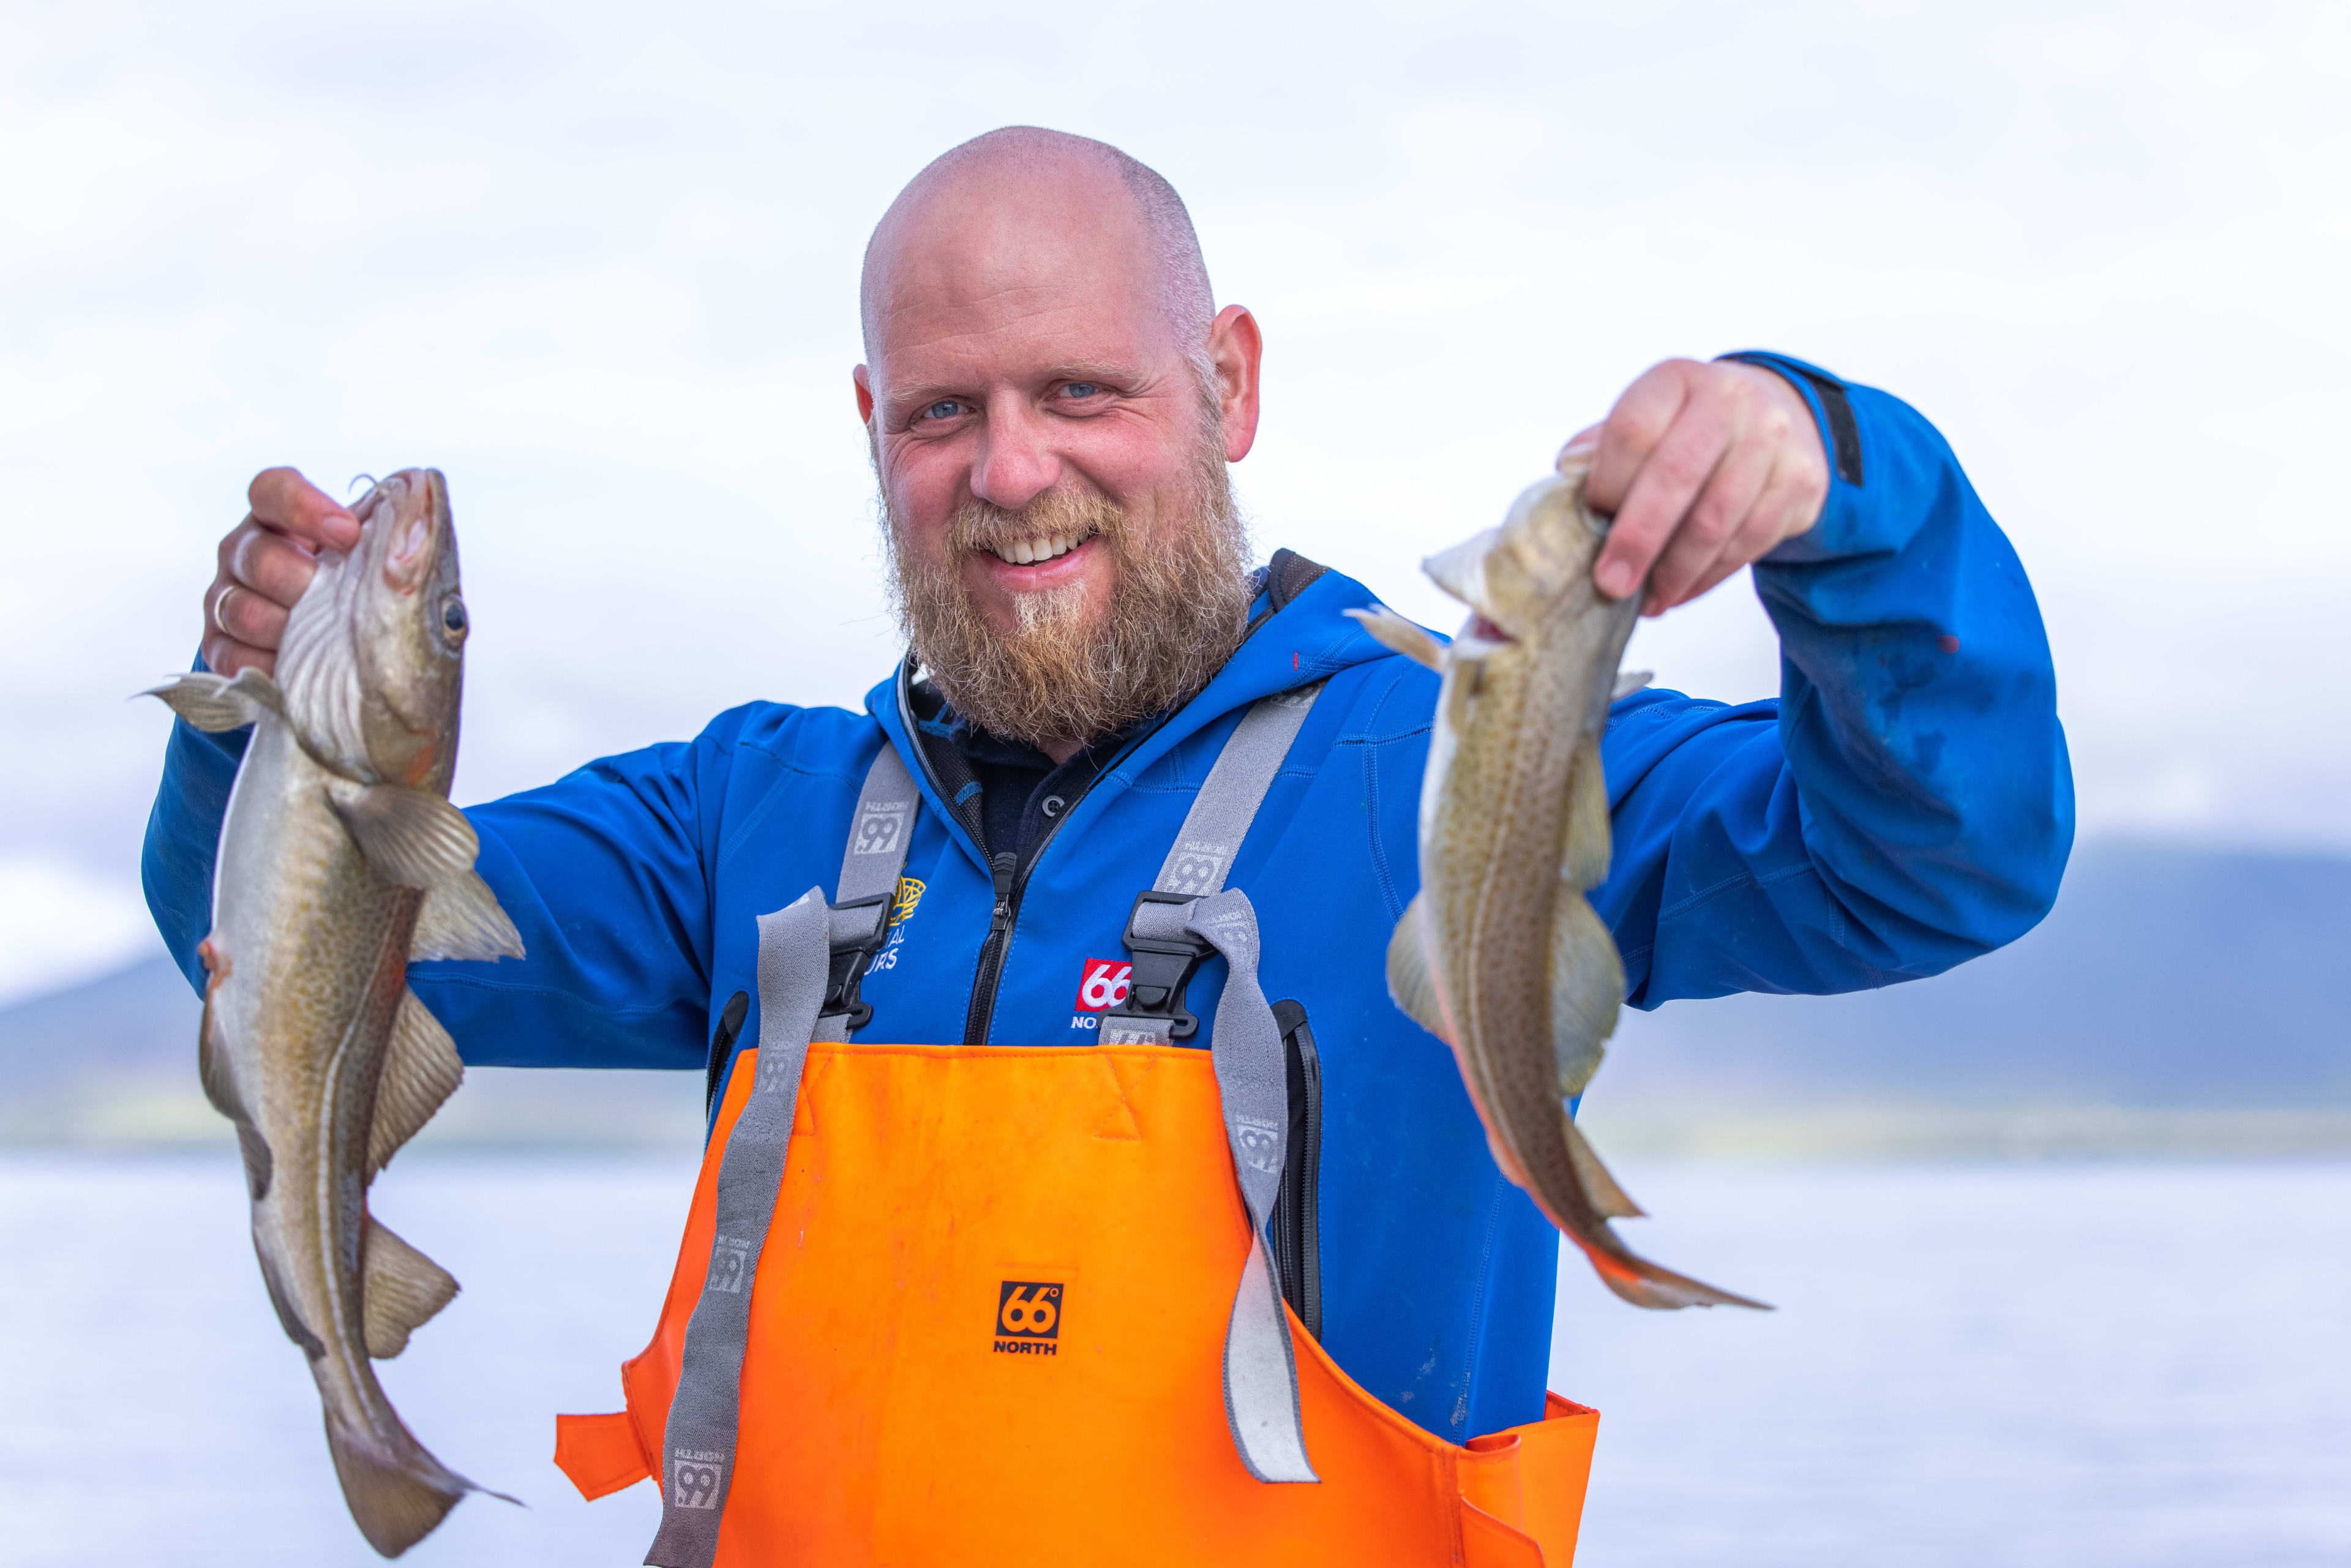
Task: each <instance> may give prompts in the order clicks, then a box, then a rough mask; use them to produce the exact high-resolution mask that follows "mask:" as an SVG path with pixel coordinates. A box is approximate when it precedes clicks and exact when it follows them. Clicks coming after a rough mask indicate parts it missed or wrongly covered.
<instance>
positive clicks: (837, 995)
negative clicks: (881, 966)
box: [816, 888, 898, 1033]
mask: <svg viewBox="0 0 2351 1568" xmlns="http://www.w3.org/2000/svg"><path fill="white" fill-rule="evenodd" d="M897 897H898V895H897V892H896V890H895V889H894V888H893V890H892V891H890V892H888V893H877V894H873V895H872V897H870V898H852V899H850V900H849V901H847V902H846V903H843V904H828V905H826V908H827V909H829V910H830V911H831V913H833V914H835V915H839V914H841V913H842V912H844V911H846V910H852V909H872V908H875V907H876V906H880V907H882V909H883V914H882V915H881V917H880V918H879V919H877V920H875V921H874V922H873V935H872V936H868V937H866V938H864V939H863V940H862V941H856V942H838V941H836V942H833V943H832V944H831V947H832V967H831V971H830V972H829V973H828V974H827V975H826V977H825V982H824V1005H823V1006H822V1007H820V1008H819V1009H817V1010H816V1011H817V1017H819V1018H833V1017H836V1016H838V1015H839V1014H841V1013H847V1014H848V1015H849V1028H850V1031H851V1032H852V1033H855V1032H856V1031H857V1030H861V1029H862V1028H864V1027H865V1025H866V1022H867V1021H868V1020H869V1019H872V1017H873V1009H872V1005H871V1004H869V1003H866V1002H863V1001H861V1000H859V999H858V996H857V988H858V987H859V986H860V985H861V984H862V982H863V981H864V978H865V967H866V966H867V965H868V964H871V963H872V961H873V955H874V954H876V953H879V952H880V951H882V939H883V937H884V936H888V935H889V932H890V915H889V913H888V906H889V905H890V904H894V903H896V902H897Z"/></svg>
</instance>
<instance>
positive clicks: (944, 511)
mask: <svg viewBox="0 0 2351 1568" xmlns="http://www.w3.org/2000/svg"><path fill="white" fill-rule="evenodd" d="M967 472H968V465H966V464H963V463H960V462H958V461H956V459H955V458H954V457H953V456H952V455H949V454H947V453H946V452H943V451H941V450H940V449H939V448H937V447H935V446H932V445H930V444H916V443H912V442H910V443H907V444H904V445H903V446H901V447H900V448H899V449H897V450H896V451H891V450H889V449H888V448H884V449H883V464H882V489H883V495H884V496H885V497H887V498H888V501H889V504H890V513H891V515H892V516H893V517H895V518H896V519H897V521H898V525H899V527H900V528H902V529H904V532H905V535H906V542H907V544H908V545H909V546H911V547H912V548H913V549H915V550H916V551H918V552H920V553H922V554H925V555H928V554H934V553H935V552H936V550H937V549H938V544H939V538H940V536H941V535H942V534H944V533H945V531H946V523H947V517H948V516H949V515H950V514H952V513H953V512H954V510H955V508H956V502H957V500H959V499H960V498H961V497H962V495H963V487H964V477H965V476H966V474H967Z"/></svg>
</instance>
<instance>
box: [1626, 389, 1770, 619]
mask: <svg viewBox="0 0 2351 1568" xmlns="http://www.w3.org/2000/svg"><path fill="white" fill-rule="evenodd" d="M1734 434H1736V432H1735V429H1734V426H1733V423H1732V409H1731V407H1730V404H1729V400H1728V399H1726V398H1725V397H1723V396H1722V394H1721V392H1720V390H1719V384H1717V385H1709V384H1707V383H1703V382H1701V383H1698V384H1695V385H1693V386H1692V387H1691V388H1690V390H1689V394H1688V396H1687V397H1686V398H1685V399H1684V401H1683V402H1682V406H1681V410H1680V412H1679V413H1677V414H1676V415H1675V416H1674V422H1673V424H1672V426H1671V427H1670V428H1669V429H1667V432H1666V434H1665V436H1664V438H1663V439H1662V440H1660V441H1659V442H1658V443H1657V444H1656V449H1655V450H1654V451H1652V452H1651V453H1650V454H1649V456H1648V460H1647V461H1646V462H1645V463H1643V464H1642V465H1641V467H1640V471H1639V472H1638V473H1636V474H1635V475H1634V476H1633V483H1632V486H1631V487H1630V488H1629V489H1627V490H1626V491H1625V499H1624V502H1623V504H1622V505H1620V506H1619V507H1617V508H1616V521H1615V523H1614V525H1613V526H1612V527H1611V528H1609V530H1608V542H1607V543H1606V544H1605V545H1604V546H1603V547H1602V548H1601V551H1600V558H1599V559H1598V560H1596V561H1594V562H1593V573H1592V575H1593V581H1594V582H1595V583H1596V584H1597V585H1598V586H1599V589H1600V591H1601V592H1603V593H1605V594H1607V595H1608V596H1609V597H1610V598H1612V599H1622V598H1624V597H1625V595H1626V594H1628V593H1631V592H1633V591H1635V588H1636V587H1638V585H1639V584H1640V583H1641V582H1642V580H1644V579H1646V578H1647V577H1648V576H1649V574H1650V570H1651V569H1652V568H1653V567H1654V566H1655V565H1656V561H1657V559H1658V557H1659V556H1660V555H1661V554H1662V553H1663V552H1664V550H1665V549H1666V546H1667V542H1668V541H1669V540H1670V539H1671V538H1673V536H1674V534H1675V533H1676V532H1677V530H1678V529H1679V528H1681V527H1682V523H1683V519H1684V518H1685V517H1687V516H1688V514H1689V510H1690V508H1691V507H1692V506H1694V505H1696V503H1697V501H1698V495H1699V493H1700V492H1701V491H1702V490H1703V489H1704V488H1705V487H1706V484H1707V481H1708V479H1709V478H1711V477H1712V476H1713V474H1714V470H1715V466H1716V465H1717V464H1718V463H1719V462H1720V461H1721V459H1722V455H1723V454H1724V452H1725V451H1727V450H1728V449H1729V446H1730V444H1731V438H1732V436H1733V435H1734ZM1600 440H1601V449H1602V451H1603V452H1605V451H1606V450H1607V444H1608V438H1607V436H1606V435H1605V434H1604V435H1602V437H1601V438H1600ZM1720 542H1721V541H1720V539H1719V538H1716V539H1715V540H1713V541H1711V543H1712V544H1714V545H1719V543H1720ZM1705 553H1706V554H1707V556H1708V557H1709V558H1710V557H1711V555H1712V553H1713V551H1712V549H1711V548H1709V549H1707V550H1706V552H1705Z"/></svg>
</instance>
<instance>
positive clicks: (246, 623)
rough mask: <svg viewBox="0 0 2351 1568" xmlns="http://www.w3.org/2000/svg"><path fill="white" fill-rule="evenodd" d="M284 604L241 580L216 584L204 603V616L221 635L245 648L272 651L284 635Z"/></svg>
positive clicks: (285, 614)
mask: <svg viewBox="0 0 2351 1568" xmlns="http://www.w3.org/2000/svg"><path fill="white" fill-rule="evenodd" d="M286 616H287V609H286V606H284V605H282V604H277V603H274V602H272V601H270V600H268V599H266V598H265V597H264V596H263V595H261V594H259V593H257V592H256V591H254V590H252V589H250V588H247V587H246V586H245V585H244V584H242V583H236V582H224V583H221V584H219V585H218V586H216V587H215V588H214V590H213V591H212V595H211V597H210V599H209V600H208V601H206V603H205V605H204V619H205V620H206V621H208V622H211V624H212V629H213V630H214V632H219V633H220V634H221V635H223V636H225V637H227V638H230V639H231V640H233V641H235V642H237V643H243V644H244V645H245V646H246V647H248V648H258V649H263V650H266V651H275V650H276V648H277V644H278V642H279V641H280V639H282V638H283V637H284V636H285V634H286Z"/></svg>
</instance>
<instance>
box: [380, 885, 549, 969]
mask: <svg viewBox="0 0 2351 1568" xmlns="http://www.w3.org/2000/svg"><path fill="white" fill-rule="evenodd" d="M408 956H409V957H411V958H412V959H423V958H473V959H491V958H519V957H521V956H522V934H521V933H520V932H518V931H517V930H516V929H515V925H514V922H513V921H511V920H509V919H507V912H506V911H505V910H503V909H501V908H499V907H498V898H497V894H494V893H492V892H491V891H490V884H489V883H486V882H484V881H483V880H482V878H481V873H478V872H471V871H468V872H464V873H459V874H458V875H457V876H455V877H453V878H451V879H450V880H449V881H447V882H442V883H434V885H433V886H432V887H429V888H427V889H426V890H425V893H424V903H423V905H422V906H420V907H419V908H418V910H417V912H416V937H415V940H414V941H413V943H411V944H410V946H409V949H408Z"/></svg>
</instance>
